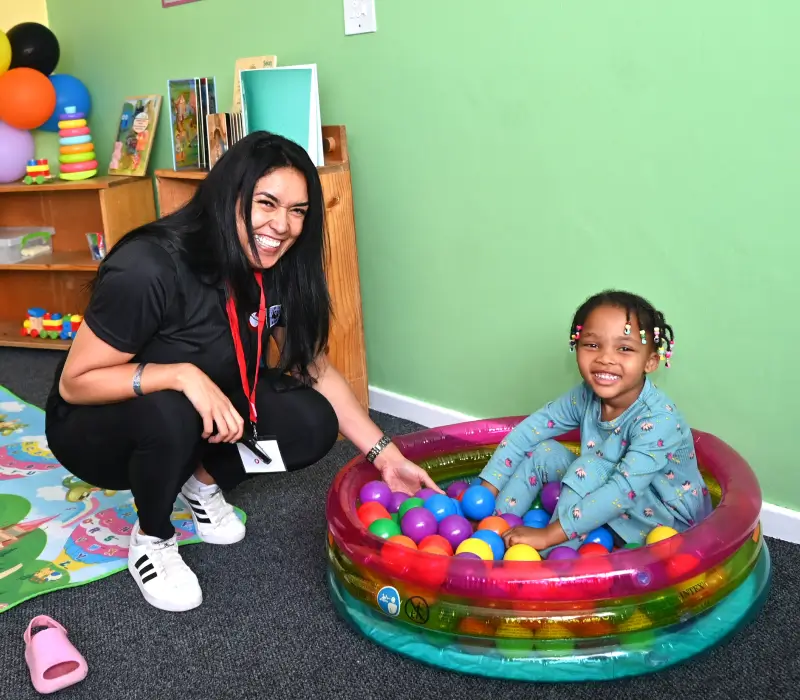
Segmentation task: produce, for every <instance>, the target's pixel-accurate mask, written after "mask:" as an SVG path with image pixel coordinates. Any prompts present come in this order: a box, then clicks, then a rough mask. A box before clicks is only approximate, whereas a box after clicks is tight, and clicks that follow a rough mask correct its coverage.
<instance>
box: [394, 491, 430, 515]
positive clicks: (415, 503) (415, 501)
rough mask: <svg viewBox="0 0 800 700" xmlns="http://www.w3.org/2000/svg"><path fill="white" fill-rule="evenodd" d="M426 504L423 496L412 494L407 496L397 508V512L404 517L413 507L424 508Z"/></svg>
mask: <svg viewBox="0 0 800 700" xmlns="http://www.w3.org/2000/svg"><path fill="white" fill-rule="evenodd" d="M424 505H425V501H423V500H422V499H421V498H416V497H415V496H412V497H411V498H407V499H406V500H405V501H403V502H402V503H401V504H400V507H399V508H398V509H397V514H398V515H399V516H400V518H402V517H403V516H404V515H405V514H406V513H408V511H410V510H411V509H412V508H422V506H424Z"/></svg>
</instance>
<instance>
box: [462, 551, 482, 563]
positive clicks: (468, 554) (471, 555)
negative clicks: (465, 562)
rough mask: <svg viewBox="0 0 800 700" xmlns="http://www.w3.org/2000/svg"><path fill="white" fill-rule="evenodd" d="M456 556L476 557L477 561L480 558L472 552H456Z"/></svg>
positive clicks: (463, 557)
mask: <svg viewBox="0 0 800 700" xmlns="http://www.w3.org/2000/svg"><path fill="white" fill-rule="evenodd" d="M456 556H457V557H459V558H460V559H477V560H478V561H480V560H481V558H480V557H479V556H478V555H477V554H475V553H474V552H459V553H458V554H456Z"/></svg>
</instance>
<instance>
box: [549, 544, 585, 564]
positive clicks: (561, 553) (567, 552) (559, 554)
mask: <svg viewBox="0 0 800 700" xmlns="http://www.w3.org/2000/svg"><path fill="white" fill-rule="evenodd" d="M577 558H578V553H577V552H576V551H575V550H574V549H572V547H565V546H564V545H561V546H560V547H553V549H551V550H550V554H548V555H547V560H548V561H563V560H564V559H577Z"/></svg>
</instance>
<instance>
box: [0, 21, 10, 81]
mask: <svg viewBox="0 0 800 700" xmlns="http://www.w3.org/2000/svg"><path fill="white" fill-rule="evenodd" d="M10 65H11V42H10V41H9V40H8V37H7V36H6V33H5V32H4V31H3V30H2V29H0V75H2V74H3V73H5V72H6V71H7V70H8V67H9V66H10Z"/></svg>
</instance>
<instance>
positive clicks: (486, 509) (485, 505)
mask: <svg viewBox="0 0 800 700" xmlns="http://www.w3.org/2000/svg"><path fill="white" fill-rule="evenodd" d="M461 508H462V509H463V511H464V515H465V516H466V517H467V518H469V519H470V520H483V519H484V518H488V517H489V516H490V515H491V514H492V513H494V508H495V499H494V496H493V495H492V492H491V491H490V490H489V489H487V488H486V487H485V486H470V487H469V488H468V489H467V490H466V491H464V495H463V496H462V497H461Z"/></svg>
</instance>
